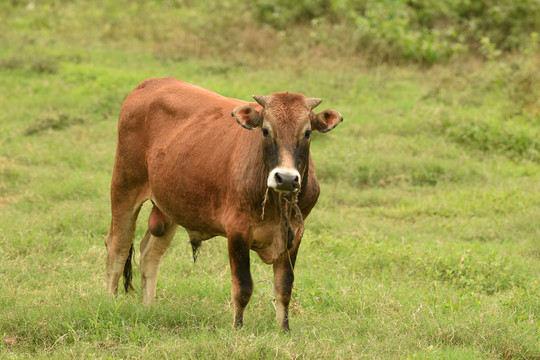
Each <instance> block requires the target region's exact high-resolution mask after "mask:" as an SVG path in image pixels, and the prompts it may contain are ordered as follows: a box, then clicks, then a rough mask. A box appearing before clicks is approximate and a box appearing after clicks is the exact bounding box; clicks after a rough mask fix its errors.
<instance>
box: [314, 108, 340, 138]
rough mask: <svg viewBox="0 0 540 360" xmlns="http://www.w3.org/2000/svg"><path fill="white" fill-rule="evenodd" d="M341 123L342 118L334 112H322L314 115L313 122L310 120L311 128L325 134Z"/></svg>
mask: <svg viewBox="0 0 540 360" xmlns="http://www.w3.org/2000/svg"><path fill="white" fill-rule="evenodd" d="M342 121H343V116H341V114H340V113H339V112H337V111H336V110H324V111H321V112H320V113H318V114H317V115H315V117H314V118H313V120H311V128H312V129H313V130H317V131H319V132H322V133H325V132H327V131H330V130H332V129H333V128H335V127H336V126H338V124H339V123H340V122H342Z"/></svg>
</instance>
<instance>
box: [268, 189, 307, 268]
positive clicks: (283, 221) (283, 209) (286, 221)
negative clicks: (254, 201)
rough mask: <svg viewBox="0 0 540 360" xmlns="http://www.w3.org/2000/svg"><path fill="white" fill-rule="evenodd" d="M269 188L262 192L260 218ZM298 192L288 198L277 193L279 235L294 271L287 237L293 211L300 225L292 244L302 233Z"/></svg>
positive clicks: (302, 222)
mask: <svg viewBox="0 0 540 360" xmlns="http://www.w3.org/2000/svg"><path fill="white" fill-rule="evenodd" d="M269 189H270V188H268V187H267V188H266V192H265V194H264V199H263V202H262V212H261V219H264V210H265V207H266V203H267V202H268V190H269ZM299 194H300V191H297V192H296V195H295V196H294V198H291V199H290V200H289V199H288V198H287V196H286V195H283V194H281V193H279V200H278V202H279V210H280V224H279V225H280V230H281V237H282V238H283V241H284V242H285V252H286V253H287V256H288V258H289V264H290V265H291V269H292V270H293V271H294V266H293V264H292V260H291V254H290V252H289V246H288V239H289V236H288V235H289V229H291V228H292V227H291V219H292V215H293V214H292V213H293V211H294V216H295V218H296V221H298V223H299V224H300V227H299V228H298V231H297V232H296V233H295V234H294V238H293V244H294V240H296V239H297V238H302V236H303V235H304V218H303V216H302V211H300V207H299V206H298V195H299Z"/></svg>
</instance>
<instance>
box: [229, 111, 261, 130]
mask: <svg viewBox="0 0 540 360" xmlns="http://www.w3.org/2000/svg"><path fill="white" fill-rule="evenodd" d="M231 115H232V116H233V117H234V118H235V119H236V122H237V123H239V124H240V125H242V127H245V128H246V129H248V130H253V129H254V128H256V127H258V126H261V123H262V119H261V114H259V112H258V111H257V110H255V109H254V108H252V107H251V106H249V105H240V106H238V107H237V108H235V109H234V110H233V112H232V114H231Z"/></svg>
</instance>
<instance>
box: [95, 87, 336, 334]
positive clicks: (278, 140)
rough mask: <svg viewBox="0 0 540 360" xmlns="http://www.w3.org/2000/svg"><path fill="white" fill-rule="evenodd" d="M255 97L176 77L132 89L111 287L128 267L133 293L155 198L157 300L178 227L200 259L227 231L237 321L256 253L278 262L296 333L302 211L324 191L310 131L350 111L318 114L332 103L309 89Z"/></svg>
mask: <svg viewBox="0 0 540 360" xmlns="http://www.w3.org/2000/svg"><path fill="white" fill-rule="evenodd" d="M253 97H254V99H255V100H256V101H257V103H258V104H257V103H247V102H244V101H241V100H236V99H229V98H226V97H223V96H220V95H218V94H216V93H214V92H212V91H210V90H206V89H203V88H200V87H198V86H195V85H191V84H187V83H184V82H181V81H179V80H176V79H172V78H167V79H149V80H145V81H143V82H142V83H141V84H139V85H138V86H137V87H136V88H135V89H134V91H133V92H132V93H131V94H130V95H129V96H128V97H127V99H126V101H125V102H124V105H123V107H122V110H121V112H120V119H119V123H118V145H117V150H116V159H115V164H114V173H113V178H112V184H111V207H112V222H111V229H110V231H109V234H108V235H107V238H106V240H105V245H106V246H107V253H108V255H107V277H108V285H107V287H108V290H109V291H110V292H112V293H116V292H117V288H118V282H119V278H120V277H121V275H122V273H124V276H125V278H126V279H125V283H124V285H125V288H126V291H128V290H129V288H130V286H131V285H130V278H131V254H132V252H133V234H134V230H135V222H136V219H137V215H138V213H139V210H140V208H141V206H142V204H143V203H144V202H145V201H146V200H148V199H150V200H151V201H152V202H153V204H154V207H153V210H152V212H151V214H150V218H149V221H148V230H147V232H146V235H145V236H144V238H143V239H142V241H141V245H140V251H141V264H140V269H141V278H142V300H143V303H145V304H150V303H152V302H153V301H154V297H155V293H156V283H157V277H158V271H159V267H160V263H161V259H162V258H163V255H164V254H165V252H166V251H167V248H168V247H169V245H170V243H171V240H172V238H173V236H174V234H175V232H176V229H177V227H178V224H179V225H181V226H183V227H184V228H185V229H186V230H187V232H188V234H189V238H190V241H191V244H192V247H193V257H194V259H195V257H196V252H197V248H198V247H199V246H200V244H201V241H203V240H207V239H210V238H212V237H214V236H218V235H220V236H224V237H227V244H228V250H229V260H230V267H231V273H232V299H233V303H234V326H235V327H241V326H242V324H243V314H244V309H245V307H246V305H247V304H248V302H249V299H250V297H251V294H252V292H253V281H252V278H251V273H250V262H249V250H250V249H251V250H253V251H255V252H256V253H257V254H258V255H259V257H260V258H261V259H262V261H264V262H265V263H267V264H272V265H273V268H274V293H275V297H276V309H277V310H276V312H277V319H278V321H279V324H280V327H281V328H282V329H285V330H288V329H289V321H288V308H289V301H290V298H291V292H292V285H293V280H294V272H293V268H294V263H295V260H296V255H297V252H298V247H299V245H300V241H301V238H302V233H303V219H305V218H306V217H307V216H308V214H309V213H310V211H311V209H312V208H313V206H314V205H315V203H316V202H317V198H318V196H319V184H318V183H317V178H316V177H315V169H314V167H313V160H312V159H311V155H310V153H309V146H310V142H311V141H310V135H311V132H312V130H317V131H319V132H327V131H329V130H332V129H333V128H334V127H335V126H336V125H338V123H339V122H341V121H342V120H343V118H342V116H341V115H340V114H339V113H338V112H337V111H334V110H325V111H323V112H321V113H318V114H317V115H315V114H314V113H313V112H312V109H313V108H314V107H316V106H317V105H319V104H320V103H321V101H322V100H321V99H313V98H306V97H305V96H304V95H301V94H289V93H275V94H272V95H269V96H253ZM231 111H232V116H231ZM234 119H236V122H238V123H239V124H240V125H242V127H243V128H245V129H248V130H252V129H254V128H259V129H260V131H247V130H245V129H243V128H242V127H240V126H238V125H237V124H236V123H235V121H234Z"/></svg>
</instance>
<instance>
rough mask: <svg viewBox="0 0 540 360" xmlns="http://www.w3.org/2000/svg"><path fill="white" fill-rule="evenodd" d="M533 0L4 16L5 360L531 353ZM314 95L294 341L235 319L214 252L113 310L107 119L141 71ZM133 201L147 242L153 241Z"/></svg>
mask: <svg viewBox="0 0 540 360" xmlns="http://www.w3.org/2000/svg"><path fill="white" fill-rule="evenodd" d="M539 9H540V5H539V2H538V1H537V0H520V1H510V0H508V1H507V0H499V1H495V0H492V1H489V0H481V1H467V0H459V1H450V0H443V1H432V0H409V1H401V0H395V1H389V0H387V1H374V0H373V1H371V0H364V1H347V0H303V1H297V2H294V3H292V4H289V3H287V2H285V1H282V0H275V1H271V2H270V1H266V0H256V1H253V2H241V1H239V0H224V1H217V0H205V1H191V0H162V1H153V2H143V1H123V0H122V1H105V0H103V1H99V2H86V1H82V0H74V1H61V0H50V1H45V0H44V1H18V0H11V1H4V2H1V3H0V13H1V14H2V20H3V21H2V22H1V23H0V107H1V109H2V111H1V112H0V257H1V259H2V261H0V278H1V280H0V358H78V359H79V358H91V359H93V358H152V359H153V358H220V359H221V358H238V359H246V358H309V359H312V358H340V359H343V358H345V359H346V358H370V359H371V358H383V359H395V358H419V359H540V345H539V344H540V325H539V316H540V311H539V310H540V295H539V294H540V285H539V278H540V229H539V226H538V219H539V217H540V144H539V134H540V124H539V120H540V118H539V116H540V115H539V113H540V104H539V98H540V96H539V95H540V90H539V87H540V72H539V68H540V60H539V56H538V55H539V53H538V50H539V49H538V35H537V33H536V32H535V30H537V29H539V28H540V26H539V25H540V20H539V11H540V10H539ZM159 76H174V77H177V78H180V79H183V80H185V81H189V82H192V83H196V84H198V85H201V86H203V87H207V88H210V89H213V90H215V91H217V92H219V93H221V94H223V95H226V96H231V97H237V98H242V99H246V100H247V99H249V97H250V95H251V94H252V93H261V94H264V93H271V92H274V91H283V90H289V91H291V92H302V93H304V94H306V95H308V96H316V97H323V98H324V99H325V101H324V103H323V106H321V108H333V109H336V110H339V111H340V112H341V113H342V114H343V115H344V117H345V122H344V123H343V124H341V125H340V126H339V127H338V128H336V130H334V131H333V132H331V133H328V134H325V135H320V136H317V137H315V139H314V141H313V144H312V153H313V156H314V158H315V162H316V165H317V173H318V177H319V180H320V183H321V186H322V196H321V198H320V200H319V203H318V205H317V207H316V209H315V210H314V212H313V213H312V215H311V216H310V218H309V219H308V221H307V230H306V234H305V238H304V241H303V244H302V248H301V251H300V256H299V260H298V265H297V271H296V283H295V290H294V295H293V297H294V301H293V304H292V321H291V326H292V332H291V333H290V334H282V333H280V332H279V331H277V326H276V324H275V323H274V309H273V306H272V299H273V296H272V285H271V280H272V274H271V272H272V271H271V267H269V266H266V265H263V264H262V263H261V262H260V261H259V260H258V259H257V258H256V256H254V257H253V259H252V268H253V273H254V280H255V282H256V286H255V293H254V296H253V299H252V301H251V302H250V305H249V307H248V309H247V313H246V325H245V328H244V329H243V330H241V331H234V330H232V328H231V323H232V307H231V302H230V299H229V297H230V275H229V269H228V261H227V254H226V245H225V242H224V241H223V240H220V239H214V240H212V241H210V242H207V243H205V244H204V246H203V248H202V251H201V255H200V257H199V260H198V262H197V264H196V265H194V264H193V263H192V261H191V258H190V257H191V255H190V251H191V250H190V247H189V245H188V243H187V237H186V235H185V234H184V233H183V232H181V231H179V233H178V234H177V238H176V240H175V241H174V242H173V245H172V247H171V249H170V252H169V253H168V255H167V256H166V258H165V260H164V264H163V267H162V273H161V276H160V280H159V284H158V299H157V303H156V304H155V306H153V307H150V308H145V307H142V306H141V304H140V299H139V297H138V296H124V295H120V296H118V297H117V298H114V299H113V298H111V297H109V296H107V294H106V292H105V276H104V272H105V270H104V266H105V265H104V262H105V248H104V246H103V240H104V237H105V235H106V233H107V231H108V225H109V221H110V217H109V216H110V215H109V196H108V191H109V182H110V178H111V169H112V165H113V161H114V151H115V141H116V118H117V115H118V111H119V109H120V106H121V104H122V101H123V100H124V98H125V97H126V96H127V94H129V92H130V91H131V89H133V87H134V86H135V85H136V84H138V83H139V82H140V81H141V80H143V79H145V78H148V77H159ZM148 210H149V209H148V208H144V209H143V214H142V216H141V224H140V225H141V226H139V229H138V233H137V240H136V242H138V239H140V237H141V236H142V233H143V231H144V223H145V221H146V219H145V218H146V216H147V214H148Z"/></svg>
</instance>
